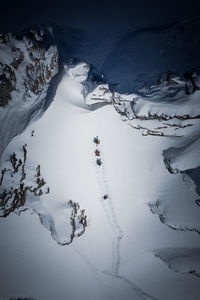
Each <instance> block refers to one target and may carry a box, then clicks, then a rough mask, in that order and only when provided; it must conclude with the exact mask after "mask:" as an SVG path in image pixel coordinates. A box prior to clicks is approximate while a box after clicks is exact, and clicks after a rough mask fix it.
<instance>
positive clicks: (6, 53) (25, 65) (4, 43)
mask: <svg viewBox="0 0 200 300" xmlns="http://www.w3.org/2000/svg"><path fill="white" fill-rule="evenodd" d="M57 72H58V52H57V47H56V45H54V41H53V36H52V34H51V32H49V30H48V29H45V28H43V29H40V28H38V29H36V30H29V31H25V32H22V33H17V34H11V33H8V34H1V35H0V91H1V93H0V128H1V129H0V139H1V140H0V154H1V153H2V151H3V150H4V149H5V147H6V146H7V144H8V143H9V141H10V140H11V139H12V138H13V137H14V136H16V135H17V134H19V133H21V132H22V131H23V130H24V128H25V127H26V126H27V124H28V123H29V122H30V120H31V119H33V118H34V116H35V115H36V114H37V113H38V112H40V113H41V112H42V107H43V105H44V102H45V100H46V99H45V98H46V96H47V92H48V87H49V84H50V82H51V80H52V78H53V77H54V75H55V74H56V73H57Z"/></svg>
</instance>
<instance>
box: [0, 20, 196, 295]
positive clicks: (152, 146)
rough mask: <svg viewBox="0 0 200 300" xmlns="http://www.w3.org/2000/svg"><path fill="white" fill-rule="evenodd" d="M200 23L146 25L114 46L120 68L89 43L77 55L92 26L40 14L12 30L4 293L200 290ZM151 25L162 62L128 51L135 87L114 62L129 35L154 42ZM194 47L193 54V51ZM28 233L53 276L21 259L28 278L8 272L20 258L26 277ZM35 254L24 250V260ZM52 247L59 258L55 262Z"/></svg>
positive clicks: (7, 75)
mask: <svg viewBox="0 0 200 300" xmlns="http://www.w3.org/2000/svg"><path fill="white" fill-rule="evenodd" d="M198 24H199V23H198V21H195V22H192V23H191V22H190V23H185V24H184V26H183V28H179V27H178V25H174V26H173V27H172V28H171V27H165V28H159V29H156V30H155V29H148V30H146V29H145V30H141V31H139V32H137V33H134V34H133V35H131V38H130V37H129V38H128V44H127V45H126V43H125V42H124V41H123V43H122V44H121V45H120V44H119V45H118V48H117V54H116V55H113V54H112V53H111V54H112V55H111V56H110V57H109V59H108V61H107V64H106V68H107V66H108V69H107V72H106V74H102V73H101V72H99V71H98V70H97V69H96V68H95V67H94V66H92V65H89V64H87V63H86V62H81V61H80V60H79V57H77V58H70V59H69V56H70V55H71V54H72V53H74V54H75V53H80V52H78V51H77V49H79V51H81V49H82V46H81V43H79V41H80V40H81V39H82V32H81V31H79V30H75V31H73V30H72V29H70V30H69V31H65V30H64V33H63V32H60V29H59V30H58V28H57V31H56V30H55V27H54V28H52V29H44V28H43V30H42V29H41V28H40V29H39V30H38V31H37V32H36V31H28V32H26V33H23V34H22V35H12V34H8V35H2V36H1V43H0V51H1V52H0V53H2V61H3V63H2V74H1V75H0V76H1V77H0V80H1V81H0V88H1V91H2V93H1V96H2V98H1V105H2V106H1V107H0V113H1V115H0V118H1V119H0V120H1V124H2V126H1V131H0V138H1V141H2V143H1V151H2V156H1V161H0V170H1V176H0V197H1V199H0V216H1V217H2V218H1V219H0V223H1V227H0V230H2V232H4V229H5V228H6V227H7V228H8V229H7V230H8V231H7V240H6V239H5V238H4V239H3V242H2V248H1V249H2V253H3V254H2V255H1V256H0V264H1V266H2V268H1V269H2V270H3V271H0V279H1V280H0V281H1V283H2V286H3V289H2V290H1V287H0V296H1V294H2V295H5V296H8V295H11V296H14V297H15V296H16V294H14V293H17V296H19V297H23V296H24V294H25V293H26V294H27V295H29V296H31V297H35V298H36V299H41V300H43V299H45V300H46V299H48V300H49V299H50V300H51V299H55V298H58V296H57V295H58V291H59V300H62V299H63V300H65V299H66V297H67V299H69V300H72V299H73V300H78V299H80V298H83V299H91V298H92V299H94V298H95V299H99V300H104V299H108V300H110V299H112V298H115V299H116V300H117V299H118V300H121V299H127V300H129V299H134V300H138V299H146V300H147V299H159V300H168V299H170V298H171V299H173V300H188V299H194V300H198V299H197V298H196V295H198V294H199V281H198V280H199V278H198V276H190V274H189V275H188V274H187V273H188V272H189V270H190V268H193V266H194V264H195V262H196V263H198V259H199V257H198V255H196V252H195V249H197V248H199V247H200V246H199V242H200V239H199V233H200V223H199V216H200V208H199V206H200V204H199V203H200V200H199V199H198V198H199V196H198V193H199V186H200V184H199V178H200V176H199V165H200V164H199V122H200V105H199V97H200V77H199V73H198V60H197V58H195V57H196V54H197V53H196V52H194V53H193V52H192V51H193V49H197V50H198V47H197V45H196V44H195V43H197V44H198V38H197V40H195V38H194V37H192V36H191V34H189V32H192V31H193V30H194V28H196V26H197V27H198V26H199V25H198ZM52 32H53V33H54V34H56V32H57V36H56V37H55V39H54V38H53V36H52ZM65 32H68V34H69V37H67V38H66V45H65V44H64V45H63V44H62V45H61V44H59V42H60V41H59V35H61V36H63V35H64V34H65ZM58 33H59V34H58ZM147 33H148V34H147ZM150 37H151V39H152V38H153V42H152V44H150V43H149V45H153V46H152V47H150V48H148V47H147V49H144V50H145V51H147V52H148V53H150V54H151V55H153V57H152V60H151V63H149V64H148V61H147V63H146V67H147V70H146V69H145V70H146V71H148V72H149V73H148V72H146V71H145V72H143V71H144V69H143V68H142V65H140V64H139V65H138V69H137V68H135V69H134V67H133V65H131V64H129V61H130V58H131V57H132V56H133V54H132V52H131V51H130V56H129V55H128V54H129V53H126V51H125V52H123V51H122V52H123V53H124V54H123V55H122V58H123V56H124V57H125V61H124V60H123V59H122V62H123V63H122V65H123V67H124V69H123V68H121V66H122V65H121V62H120V63H119V66H118V67H120V70H121V71H120V74H123V79H122V78H121V77H116V80H118V81H119V82H120V84H121V87H122V90H124V91H126V92H127V90H126V89H128V91H129V92H128V93H125V92H124V93H120V92H119V91H120V89H121V87H120V85H119V86H115V85H113V82H115V80H113V79H114V77H112V76H115V75H116V76H118V73H117V72H115V71H116V70H115V71H114V69H115V68H113V71H112V68H111V65H109V64H110V63H111V62H113V61H112V59H113V57H114V56H115V58H116V59H117V57H118V54H119V53H122V52H121V50H120V49H121V46H122V50H123V47H125V49H127V51H128V49H129V50H130V49H132V48H131V47H132V46H134V47H136V46H137V47H138V48H137V47H136V48H137V53H140V51H139V49H141V48H144V47H143V46H144V44H143V40H144V39H146V38H147V40H146V41H148V38H149V39H150ZM161 37H162V38H161ZM189 38H192V41H193V42H194V41H195V43H193V42H191V44H190V43H189V41H188V39H189ZM193 38H194V39H193ZM67 41H68V42H67ZM163 41H165V42H166V41H167V43H165V46H163V44H162V43H161V42H163ZM129 42H130V44H131V45H132V46H130V44H129ZM70 43H71V45H70V47H68V44H70ZM166 45H167V48H166ZM187 45H189V46H188V47H187ZM161 46H162V47H164V48H165V51H166V53H165V52H162V51H161V50H163V48H162V47H161ZM193 47H194V48H193ZM67 48H68V50H69V53H67V52H66V54H65V49H66V50H67ZM186 48H187V51H188V52H187V51H186ZM84 49H86V48H84ZM118 50H119V53H118ZM150 50H156V51H157V52H156V51H155V52H154V51H150ZM158 50H159V51H161V52H159V51H158ZM59 51H60V53H59ZM76 51H77V52H76ZM84 51H85V50H84ZM163 51H164V50H163ZM181 51H182V54H183V55H182V56H180V57H179V54H180V52H181ZM195 51H196V50H195ZM158 52H159V53H160V54H159V55H160V56H159V58H160V57H161V58H160V59H158V58H157V53H158ZM5 53H6V54H5ZM113 53H114V54H115V51H114V52H113ZM145 53H146V52H145ZM145 53H143V56H142V52H141V53H140V55H141V57H143V58H144V57H145ZM163 53H164V54H163ZM171 53H172V54H171ZM191 53H193V54H194V56H193V59H192V60H187V62H188V61H189V62H188V64H183V65H181V62H184V61H185V59H186V58H187V55H189V54H191ZM58 54H59V58H60V60H59V62H58ZM165 54H166V56H165ZM186 54H187V55H186ZM104 55H105V53H104ZM120 55H121V54H120ZM140 55H139V56H140ZM141 57H139V58H141ZM118 58H119V57H118ZM136 58H137V56H136ZM139 58H137V59H136V60H134V64H135V63H136V61H137V62H138V63H139V62H141V60H140V59H139ZM169 58H170V59H171V60H170V61H169ZM177 58H179V59H180V61H178V60H177V62H176V59H177ZM126 59H127V61H126ZM119 61H120V60H119ZM64 62H65V63H66V64H65V65H64V66H63V64H64ZM114 62H115V61H114ZM175 62H176V63H175ZM154 63H158V65H159V66H160V68H157V67H156V66H157V65H156V64H154ZM124 64H126V65H125V66H124ZM143 64H144V65H145V62H144V63H143ZM167 66H168V67H170V66H174V69H173V70H172V69H171V68H170V71H167V69H169V68H167ZM115 67H117V62H116V64H115ZM140 67H141V68H140ZM178 67H179V68H178ZM193 67H194V69H196V71H194V70H192V68H193ZM166 68H167V69H166ZM134 70H135V73H134ZM138 70H139V71H138ZM152 70H153V71H155V72H152ZM140 71H141V72H142V73H141V74H139V73H138V72H140ZM109 72H111V73H109ZM112 72H113V74H114V75H113V74H112ZM163 72H164V73H163ZM173 72H175V73H173ZM144 73H145V74H144ZM59 74H60V76H61V75H62V78H61V77H60V78H61V80H60V83H59V85H58V88H57V90H56V94H55V96H54V94H53V93H52V90H53V89H54V88H55V87H57V83H58V75H59ZM130 74H132V76H135V77H134V81H133V77H130ZM138 74H139V75H138ZM158 74H159V76H157V75H158ZM140 75H141V77H140ZM56 76H57V79H56V80H55V78H56ZM120 76H121V75H120ZM138 76H139V77H138ZM108 78H109V81H108ZM127 78H129V79H128V81H127V86H126V88H124V82H125V81H126V79H127ZM138 78H141V80H140V79H138ZM150 79H151V80H150ZM157 79H159V80H158V81H157V82H156V80H157ZM110 82H112V83H110ZM119 82H117V81H116V83H119ZM141 82H142V83H143V85H140V84H139V85H138V83H141ZM152 83H153V84H152ZM130 86H131V88H130ZM142 86H143V87H142ZM139 87H140V90H139V91H138V88H139ZM141 87H142V88H141ZM129 88H130V89H129ZM133 91H134V93H133ZM52 100H54V101H52ZM94 137H96V138H95V139H94ZM13 212H14V214H13ZM16 215H19V216H20V217H19V218H18V217H17V216H16ZM5 217H6V218H5ZM20 222H21V223H20ZM41 224H42V225H43V226H41ZM166 225H167V226H166ZM1 228H2V229H1ZM18 228H20V229H19V231H18ZM24 228H26V230H27V232H30V233H31V234H30V236H29V235H27V234H25V233H24V232H23V229H24ZM172 229H173V230H172ZM48 231H49V233H50V234H49V233H48ZM13 232H14V234H15V237H16V239H17V241H20V243H19V244H20V245H19V244H17V242H16V241H15V239H13V238H12V236H13ZM0 235H1V234H0ZM51 237H53V239H52V238H51ZM7 241H8V242H7ZM24 243H26V244H27V245H28V249H29V251H28V252H27V253H26V264H27V265H28V266H29V273H30V270H31V269H32V267H31V263H30V261H33V262H34V263H35V266H34V272H35V274H37V272H38V269H39V270H40V276H38V277H39V278H42V280H41V281H39V280H38V278H36V277H37V276H35V277H34V279H33V282H34V284H33V285H32V283H31V280H32V279H31V278H32V277H33V276H27V274H26V270H25V269H23V268H21V267H20V270H21V273H20V274H21V277H20V279H17V280H14V279H13V280H10V281H8V277H7V275H6V276H4V273H6V272H4V270H7V269H6V268H8V267H7V265H8V266H9V270H11V272H10V273H11V274H12V275H11V276H12V278H14V277H15V275H13V274H14V270H15V264H13V260H12V257H13V255H14V250H12V249H15V248H17V252H18V253H20V252H21V253H22V254H23V253H24V250H23V247H24ZM8 244H9V245H11V246H9V249H11V250H9V251H10V252H9V253H8V254H7V255H8V257H9V258H7V260H5V261H4V258H5V256H6V255H5V253H6V249H7V247H8ZM21 244H22V245H21ZM36 244H37V247H38V248H37V249H38V252H39V253H40V254H39V255H37V253H34V246H33V245H36ZM29 245H31V246H29ZM60 245H62V246H66V247H60ZM40 247H42V248H43V250H44V249H46V248H47V249H48V250H47V251H46V250H45V251H43V250H42V248H40ZM188 247H190V248H191V249H193V250H192V251H189V250H187V249H188ZM32 248H33V249H32ZM61 248H62V250H61ZM63 249H64V250H63ZM154 249H158V250H154ZM183 249H184V250H183ZM46 252H48V255H47V253H46ZM186 252H187V253H186ZM40 255H41V256H40ZM47 257H49V260H50V261H48V259H47ZM157 257H159V258H160V259H161V260H162V261H164V262H165V263H166V264H167V265H171V261H173V263H172V265H173V267H172V269H173V270H175V271H176V270H178V271H179V270H180V272H176V273H174V272H171V269H169V268H166V266H165V264H163V263H162V261H161V260H159V259H157ZM174 257H175V258H174ZM23 259H24V257H23V255H21V254H19V255H18V263H19V266H21V264H23ZM38 261H39V262H40V264H41V262H43V261H45V268H46V270H45V269H44V270H43V269H42V268H41V266H39V267H38ZM179 262H180V263H179ZM6 263H7V265H6ZM193 269H194V268H193ZM194 272H195V274H197V273H199V270H198V268H195V269H194ZM47 273H48V276H47ZM189 273H191V272H189ZM6 274H7V273H6ZM30 277H31V278H30ZM58 278H59V280H58ZM66 278H67V280H65V279H66ZM43 281H44V286H45V288H44V286H43ZM50 281H51V283H52V285H51V286H49V282H50ZM66 281H67V282H66ZM177 281H178V282H179V284H178V285H177ZM8 283H9V284H8ZM36 286H37V288H35V287H36ZM168 286H170V287H171V289H169V288H168ZM185 289H187V292H185Z"/></svg>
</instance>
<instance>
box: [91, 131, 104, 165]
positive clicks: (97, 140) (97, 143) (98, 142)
mask: <svg viewBox="0 0 200 300" xmlns="http://www.w3.org/2000/svg"><path fill="white" fill-rule="evenodd" d="M93 142H94V143H95V145H96V147H98V145H99V144H100V140H99V138H98V136H96V137H94V139H93ZM94 153H95V156H96V158H97V160H96V163H97V165H98V166H99V167H100V166H101V165H102V160H101V153H100V150H99V149H98V148H96V150H95V152H94Z"/></svg>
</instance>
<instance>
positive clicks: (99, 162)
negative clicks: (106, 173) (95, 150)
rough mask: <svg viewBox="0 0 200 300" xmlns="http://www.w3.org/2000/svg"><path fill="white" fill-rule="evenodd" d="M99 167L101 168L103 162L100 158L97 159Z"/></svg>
mask: <svg viewBox="0 0 200 300" xmlns="http://www.w3.org/2000/svg"><path fill="white" fill-rule="evenodd" d="M97 165H98V166H99V167H100V166H101V165H102V161H101V159H100V158H97Z"/></svg>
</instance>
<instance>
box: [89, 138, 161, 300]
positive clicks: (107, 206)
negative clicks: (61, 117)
mask: <svg viewBox="0 0 200 300" xmlns="http://www.w3.org/2000/svg"><path fill="white" fill-rule="evenodd" d="M93 143H94V158H95V167H96V171H97V178H98V184H99V189H100V195H101V203H102V206H103V209H104V211H105V215H106V217H107V220H108V223H109V225H110V227H111V230H112V232H113V241H112V265H111V270H106V271H105V272H104V273H105V274H107V275H110V276H112V277H114V278H116V279H120V280H122V281H123V282H125V283H126V284H127V285H129V286H130V287H131V288H132V290H133V291H134V293H135V294H136V295H137V296H138V297H139V298H140V299H143V300H146V299H151V300H157V299H156V298H155V297H152V296H151V295H149V294H148V293H146V292H144V291H143V290H142V289H140V288H139V287H138V286H137V285H136V284H135V283H134V282H132V281H130V280H129V279H127V278H125V277H123V276H121V275H120V273H119V269H120V243H121V240H122V238H123V232H122V229H121V228H120V225H119V222H118V219H117V216H116V213H115V208H114V205H113V199H112V196H111V192H110V190H109V186H108V179H107V176H106V170H105V169H106V167H105V161H104V159H103V153H102V147H101V141H100V139H99V138H98V136H97V137H95V138H94V139H93Z"/></svg>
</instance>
